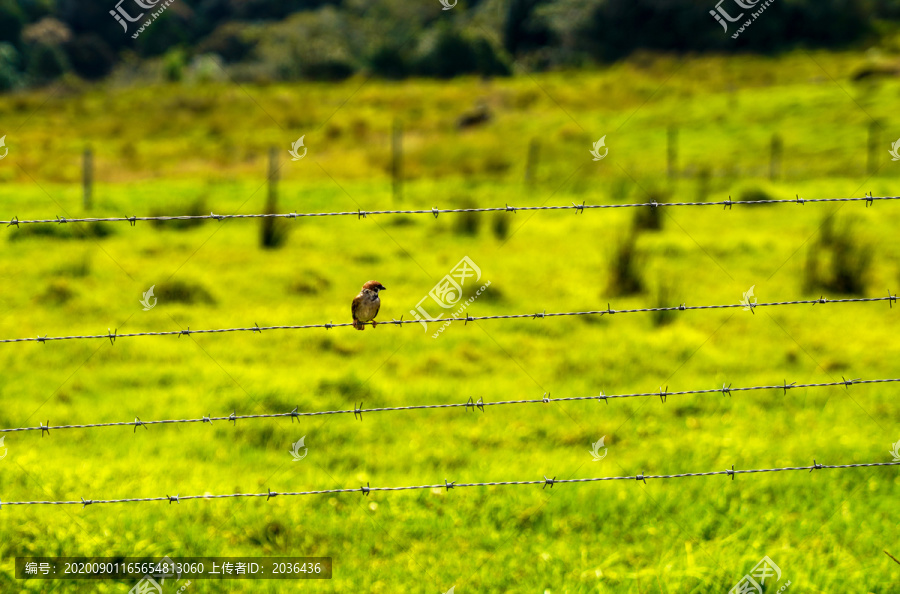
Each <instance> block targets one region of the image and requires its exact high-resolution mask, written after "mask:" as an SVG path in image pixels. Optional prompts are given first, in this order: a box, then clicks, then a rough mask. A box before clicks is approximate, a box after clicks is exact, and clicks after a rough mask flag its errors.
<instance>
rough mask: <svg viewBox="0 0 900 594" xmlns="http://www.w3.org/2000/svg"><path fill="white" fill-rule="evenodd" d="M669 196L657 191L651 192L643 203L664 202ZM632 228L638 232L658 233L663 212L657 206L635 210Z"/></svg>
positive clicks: (661, 226) (661, 224) (661, 223)
mask: <svg viewBox="0 0 900 594" xmlns="http://www.w3.org/2000/svg"><path fill="white" fill-rule="evenodd" d="M668 198H669V195H668V194H666V193H664V192H661V191H658V190H651V191H650V192H649V193H648V194H647V197H646V199H644V202H665V201H667V200H668ZM632 228H633V229H634V231H635V232H638V231H660V230H661V229H662V228H663V212H662V208H660V207H658V206H642V207H640V208H638V209H636V210H635V213H634V218H633V219H632Z"/></svg>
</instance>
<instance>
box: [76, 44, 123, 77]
mask: <svg viewBox="0 0 900 594" xmlns="http://www.w3.org/2000/svg"><path fill="white" fill-rule="evenodd" d="M65 50H66V56H67V57H68V59H69V62H70V63H71V64H72V69H73V70H74V71H75V72H76V73H77V74H78V75H79V76H81V77H83V78H86V79H88V80H97V79H100V78H103V77H104V76H106V75H107V74H109V73H110V71H112V68H113V65H114V64H115V63H116V56H115V54H113V51H112V50H111V49H110V47H109V45H107V43H106V42H105V41H103V39H102V38H100V37H99V36H98V35H95V34H94V33H88V34H87V35H77V36H75V38H73V39H72V40H71V41H70V42H69V43H67V44H66V45H65Z"/></svg>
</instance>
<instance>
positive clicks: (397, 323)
mask: <svg viewBox="0 0 900 594" xmlns="http://www.w3.org/2000/svg"><path fill="white" fill-rule="evenodd" d="M896 299H897V298H896V296H891V295H888V296H887V297H854V298H848V299H826V298H825V297H820V298H819V299H803V300H800V301H772V302H769V303H755V304H753V307H754V308H756V307H778V306H783V305H803V304H810V303H811V304H812V305H816V304H817V303H830V304H834V303H868V302H875V301H888V302H893V301H894V300H896ZM735 307H740V308H745V307H747V304H746V303H736V304H732V303H726V304H721V305H685V304H684V303H682V304H681V305H676V306H673V307H640V308H635V309H612V308H611V307H610V305H609V304H608V303H607V304H606V309H601V310H593V311H563V312H556V313H547V312H546V311H544V312H543V313H527V314H506V315H497V316H470V315H468V314H466V317H464V318H460V317H456V318H452V317H451V318H420V319H417V320H404V319H402V317H401V319H399V320H392V321H390V322H382V325H386V326H401V327H402V325H403V324H420V323H422V322H424V323H427V324H443V323H445V322H463V325H468V323H469V322H475V321H478V320H516V319H522V318H531V319H536V318H541V319H544V318H560V317H567V316H602V315H607V314H609V315H613V314H619V313H623V314H631V313H648V312H657V311H695V310H708V309H733V308H735ZM891 307H892V308H893V305H891ZM359 323H363V322H359ZM364 324H365V325H368V326H372V327H373V328H374V327H375V326H376V324H377V322H376V321H372V322H365V323H364ZM353 325H354V323H353V322H343V323H340V324H335V323H333V322H331V323H328V324H303V325H295V326H286V325H283V326H260V325H259V324H254V325H253V326H249V327H244V328H210V329H207V330H191V327H190V326H188V329H187V330H168V331H164V332H131V333H128V334H118V333H112V332H110V331H109V330H108V329H107V333H106V334H80V335H73V336H48V335H44V336H40V335H38V337H37V338H4V339H2V340H0V343H5V342H42V343H45V344H46V343H47V342H49V341H52V340H80V339H91V338H108V339H109V340H110V341H113V340H116V339H119V338H132V337H135V336H179V337H181V336H189V335H191V334H222V333H225V332H259V333H262V331H263V330H308V329H311V328H325V329H326V330H331V329H332V328H347V327H350V326H353Z"/></svg>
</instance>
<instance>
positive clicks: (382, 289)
mask: <svg viewBox="0 0 900 594" xmlns="http://www.w3.org/2000/svg"><path fill="white" fill-rule="evenodd" d="M378 290H379V291H387V287H385V286H384V285H381V288H380V289H378Z"/></svg>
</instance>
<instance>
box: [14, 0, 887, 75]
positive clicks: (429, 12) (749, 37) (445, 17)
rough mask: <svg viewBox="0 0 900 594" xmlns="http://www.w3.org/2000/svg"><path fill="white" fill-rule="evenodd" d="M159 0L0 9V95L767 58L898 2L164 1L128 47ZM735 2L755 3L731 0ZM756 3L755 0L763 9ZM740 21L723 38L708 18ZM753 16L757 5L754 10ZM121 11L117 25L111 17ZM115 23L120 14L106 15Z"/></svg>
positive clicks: (838, 38)
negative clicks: (24, 89)
mask: <svg viewBox="0 0 900 594" xmlns="http://www.w3.org/2000/svg"><path fill="white" fill-rule="evenodd" d="M138 1H140V2H141V3H142V4H144V5H145V6H146V5H150V4H153V5H155V6H156V7H158V3H161V2H160V0H122V1H121V2H118V3H117V2H116V0H0V90H8V89H12V88H16V87H20V86H29V85H39V84H44V83H46V82H48V81H51V80H54V79H56V78H58V77H60V76H64V75H66V74H67V73H74V74H76V75H78V76H80V77H82V78H85V79H89V80H94V79H100V78H103V77H105V76H107V75H109V74H110V73H111V72H112V71H113V70H114V69H115V68H116V67H117V66H122V65H130V66H131V67H133V66H134V65H135V64H141V63H144V62H146V61H147V60H148V59H152V58H156V57H163V60H162V62H163V64H164V68H163V72H164V75H165V76H167V77H169V78H172V79H178V78H180V77H181V76H182V74H183V71H184V69H185V68H190V67H191V65H192V63H193V62H194V61H196V60H198V59H202V58H203V57H204V56H205V57H209V56H211V55H214V56H215V58H214V59H215V62H214V64H216V65H219V66H222V67H223V68H225V69H227V70H228V71H229V73H230V75H231V76H234V77H236V78H238V79H243V80H257V81H262V80H291V79H298V78H306V79H316V80H335V79H341V78H344V77H347V76H350V75H352V74H353V73H355V72H358V71H361V70H365V71H368V72H371V73H373V74H374V75H376V76H380V77H385V78H405V77H408V76H426V77H438V78H449V77H453V76H457V75H461V74H481V75H484V76H497V75H500V76H502V75H507V74H510V73H511V72H512V69H513V66H514V65H515V66H516V67H518V68H524V69H526V70H543V69H549V68H557V67H579V66H584V65H589V64H592V63H603V62H611V61H615V60H617V59H620V58H623V57H625V56H627V55H629V54H630V53H632V52H633V51H635V50H638V49H647V50H657V51H667V52H679V53H681V52H707V51H715V52H748V51H749V52H765V53H772V52H778V51H782V50H786V49H790V48H792V47H797V46H803V47H827V48H832V47H843V46H848V45H852V44H855V43H860V42H861V41H864V40H867V39H871V38H872V37H873V36H874V35H876V34H878V32H879V31H883V30H884V27H879V24H886V25H887V26H890V25H891V23H892V21H898V20H900V0H774V2H772V3H771V4H770V6H768V7H767V8H766V11H765V14H764V15H763V16H762V17H761V18H759V19H758V20H756V21H755V22H754V23H753V26H752V27H751V28H749V29H747V30H746V31H745V32H744V33H743V34H742V35H741V36H740V37H739V38H738V39H732V37H731V35H732V33H733V32H734V31H735V30H736V29H737V27H738V26H739V25H740V23H741V22H743V21H745V20H747V19H748V18H749V13H750V12H752V11H751V10H747V9H741V8H740V6H739V5H738V4H736V0H722V2H720V3H718V4H717V2H716V1H715V0H552V1H551V0H458V4H457V5H456V6H454V7H453V8H452V9H450V10H444V7H443V6H442V5H441V4H440V2H439V1H438V0H433V1H432V0H429V1H427V2H418V3H413V2H409V1H408V0H366V1H364V0H175V1H174V2H173V3H172V4H170V5H169V6H168V7H166V9H165V11H164V12H163V13H162V14H161V15H160V16H159V18H158V19H156V20H154V21H153V22H152V23H151V24H150V25H149V26H148V27H147V28H146V29H145V30H144V31H142V32H141V33H140V35H138V36H137V37H136V38H134V37H133V35H134V33H135V32H136V31H137V29H138V27H139V26H140V25H141V24H144V23H145V22H146V21H147V20H148V19H149V13H151V12H153V10H147V9H142V8H141V7H140V5H139V4H138V3H137V2H138ZM741 1H742V2H743V3H745V4H746V3H748V2H753V1H754V0H741ZM763 2H765V0H759V4H762V3H763ZM717 6H721V7H722V8H723V10H725V11H726V12H727V13H728V14H729V15H731V16H734V17H736V16H737V15H738V14H741V13H742V12H743V13H746V14H745V16H744V18H742V19H740V21H737V22H735V23H732V24H729V31H727V32H725V31H723V28H722V26H721V25H720V24H719V23H718V22H717V21H716V19H715V18H714V17H713V16H712V15H711V14H710V13H711V11H713V10H715V9H716V7H717ZM757 6H758V5H757ZM117 8H121V9H122V11H124V13H125V14H127V15H129V17H132V18H134V17H137V16H138V15H140V14H141V13H144V16H143V17H142V18H140V19H135V21H134V22H129V23H127V26H128V29H127V31H126V30H123V23H124V22H125V21H124V20H123V21H122V22H120V21H119V20H117V19H116V18H115V17H114V16H113V14H111V13H113V12H115V11H116V9H117ZM116 14H122V12H118V13H116Z"/></svg>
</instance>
